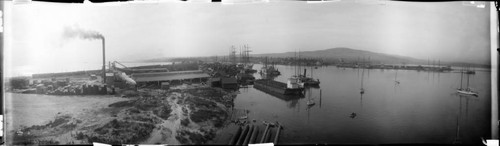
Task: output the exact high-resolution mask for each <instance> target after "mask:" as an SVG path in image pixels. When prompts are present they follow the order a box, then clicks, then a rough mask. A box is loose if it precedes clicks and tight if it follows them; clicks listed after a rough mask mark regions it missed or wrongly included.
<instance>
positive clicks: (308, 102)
mask: <svg viewBox="0 0 500 146" xmlns="http://www.w3.org/2000/svg"><path fill="white" fill-rule="evenodd" d="M315 104H316V103H315V102H314V100H308V101H307V106H313V105H315Z"/></svg>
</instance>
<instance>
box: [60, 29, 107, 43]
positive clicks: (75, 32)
mask: <svg viewBox="0 0 500 146" xmlns="http://www.w3.org/2000/svg"><path fill="white" fill-rule="evenodd" d="M63 36H64V37H65V38H76V37H79V38H82V39H89V40H93V39H103V38H104V36H103V35H102V34H101V33H99V32H97V31H92V30H85V29H82V28H79V27H76V26H74V27H65V28H64V32H63Z"/></svg>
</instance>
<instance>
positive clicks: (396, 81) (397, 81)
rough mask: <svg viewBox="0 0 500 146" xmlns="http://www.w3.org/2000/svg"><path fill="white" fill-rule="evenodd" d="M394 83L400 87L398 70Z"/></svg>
mask: <svg viewBox="0 0 500 146" xmlns="http://www.w3.org/2000/svg"><path fill="white" fill-rule="evenodd" d="M394 83H395V84H397V85H399V83H400V82H399V80H398V70H396V77H394Z"/></svg>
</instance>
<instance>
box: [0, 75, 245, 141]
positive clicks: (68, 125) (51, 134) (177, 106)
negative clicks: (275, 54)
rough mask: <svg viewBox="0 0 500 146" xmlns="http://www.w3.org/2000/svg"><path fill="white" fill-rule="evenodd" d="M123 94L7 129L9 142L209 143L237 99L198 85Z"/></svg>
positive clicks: (141, 90)
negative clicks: (41, 121) (39, 122)
mask: <svg viewBox="0 0 500 146" xmlns="http://www.w3.org/2000/svg"><path fill="white" fill-rule="evenodd" d="M122 94H123V96H124V97H123V98H127V99H128V100H125V101H120V102H116V103H112V104H109V105H108V106H105V107H89V108H88V109H85V110H83V111H82V112H80V113H77V114H58V115H57V116H56V117H55V119H53V120H52V121H50V122H48V123H46V124H43V125H32V126H30V127H22V128H20V129H17V130H13V131H9V134H11V135H12V138H13V140H12V141H11V142H10V143H11V144H15V145H19V144H21V145H23V144H91V143H92V142H100V143H107V144H205V143H207V142H209V141H210V140H212V139H213V138H214V137H215V135H216V133H218V132H219V131H220V129H221V128H222V127H223V126H224V125H226V124H228V123H229V122H228V121H229V113H228V112H229V111H230V109H231V107H232V106H233V99H234V98H235V97H236V93H235V92H232V91H224V90H221V89H218V88H211V87H208V86H205V85H197V84H193V85H181V86H176V87H172V88H171V89H169V90H162V89H139V90H138V91H126V92H123V93H122Z"/></svg>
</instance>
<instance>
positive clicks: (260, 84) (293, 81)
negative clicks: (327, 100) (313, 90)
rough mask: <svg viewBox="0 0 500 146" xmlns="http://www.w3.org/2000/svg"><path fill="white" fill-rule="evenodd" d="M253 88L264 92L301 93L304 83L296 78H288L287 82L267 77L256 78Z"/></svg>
mask: <svg viewBox="0 0 500 146" xmlns="http://www.w3.org/2000/svg"><path fill="white" fill-rule="evenodd" d="M254 88H256V89H259V90H264V91H265V92H274V93H278V94H281V95H302V94H303V93H302V92H303V91H304V83H302V82H300V80H299V79H298V78H293V77H292V78H289V79H288V81H287V83H282V82H278V81H274V80H269V79H258V80H255V81H254Z"/></svg>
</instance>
